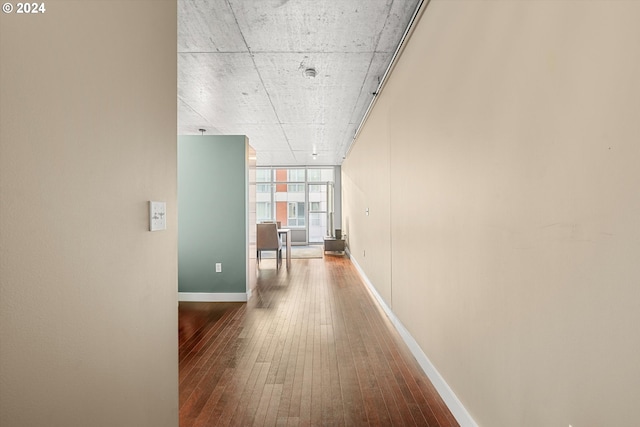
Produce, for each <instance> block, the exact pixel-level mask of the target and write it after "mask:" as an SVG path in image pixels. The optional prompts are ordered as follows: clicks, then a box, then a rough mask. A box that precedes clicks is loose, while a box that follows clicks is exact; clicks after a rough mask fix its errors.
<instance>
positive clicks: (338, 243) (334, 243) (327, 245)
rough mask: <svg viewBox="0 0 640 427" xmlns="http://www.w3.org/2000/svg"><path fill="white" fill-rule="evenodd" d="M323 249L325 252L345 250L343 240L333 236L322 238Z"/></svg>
mask: <svg viewBox="0 0 640 427" xmlns="http://www.w3.org/2000/svg"><path fill="white" fill-rule="evenodd" d="M324 251H325V252H342V253H344V251H345V240H344V239H336V238H335V237H325V238H324Z"/></svg>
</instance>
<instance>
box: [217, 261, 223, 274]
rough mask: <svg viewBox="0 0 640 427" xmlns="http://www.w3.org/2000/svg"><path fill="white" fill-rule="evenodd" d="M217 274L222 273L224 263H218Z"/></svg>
mask: <svg viewBox="0 0 640 427" xmlns="http://www.w3.org/2000/svg"><path fill="white" fill-rule="evenodd" d="M216 273H222V263H221V262H216Z"/></svg>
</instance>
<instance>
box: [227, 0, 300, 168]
mask: <svg viewBox="0 0 640 427" xmlns="http://www.w3.org/2000/svg"><path fill="white" fill-rule="evenodd" d="M227 4H228V5H229V9H230V10H231V13H232V14H233V19H234V20H235V21H236V25H237V26H238V28H239V29H240V36H241V37H242V42H243V43H244V45H245V46H246V48H247V51H248V52H249V57H250V58H251V63H252V64H253V68H254V69H255V70H256V74H257V75H258V78H259V79H260V84H262V89H264V93H265V94H266V95H267V99H269V104H270V105H271V109H272V110H273V114H274V115H275V116H276V120H277V121H278V125H279V126H280V130H281V131H282V134H283V135H284V140H285V141H286V142H287V147H288V148H289V151H290V152H291V155H293V156H294V158H295V154H294V152H293V148H292V147H291V143H290V142H289V137H288V136H287V133H286V132H285V131H284V128H283V127H282V121H281V120H280V116H278V111H277V110H276V107H275V105H273V100H272V99H271V94H269V91H268V90H267V86H266V85H265V84H264V80H263V78H262V75H261V74H260V70H259V69H258V66H257V65H256V61H255V59H254V57H253V52H252V51H251V48H250V47H249V45H248V44H247V39H246V37H245V36H244V33H243V32H242V27H240V23H239V22H238V17H237V16H236V11H235V10H233V6H232V5H231V3H230V2H229V0H227Z"/></svg>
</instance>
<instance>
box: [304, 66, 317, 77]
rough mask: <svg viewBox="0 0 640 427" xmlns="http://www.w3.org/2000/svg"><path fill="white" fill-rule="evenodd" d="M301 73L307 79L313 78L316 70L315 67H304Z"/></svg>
mask: <svg viewBox="0 0 640 427" xmlns="http://www.w3.org/2000/svg"><path fill="white" fill-rule="evenodd" d="M302 75H303V76H305V77H306V78H308V79H315V78H316V76H317V75H318V72H317V71H316V69H315V68H313V67H311V68H306V69H305V70H304V71H303V72H302Z"/></svg>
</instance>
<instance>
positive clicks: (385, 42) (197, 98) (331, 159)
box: [178, 0, 419, 166]
mask: <svg viewBox="0 0 640 427" xmlns="http://www.w3.org/2000/svg"><path fill="white" fill-rule="evenodd" d="M418 1H419V0H314V1H312V0H178V132H179V133H180V134H189V135H192V134H198V133H199V131H198V129H201V128H204V129H207V134H228V135H231V134H233V135H237V134H243V135H247V136H248V137H249V141H250V143H251V145H252V146H253V147H254V148H256V151H257V156H258V164H259V165H288V166H292V165H305V164H320V163H321V162H324V164H341V163H342V159H343V156H344V153H345V151H346V149H347V148H348V146H349V145H350V144H351V141H352V140H353V135H354V132H355V130H356V128H357V127H358V124H359V123H360V120H361V119H362V116H363V115H364V113H365V111H366V110H367V108H368V106H369V103H370V102H371V100H372V99H373V95H372V92H374V91H375V90H376V88H377V87H378V81H379V79H380V78H381V77H382V75H383V74H384V72H385V70H386V68H387V65H388V63H389V61H390V60H391V57H392V54H393V52H394V50H395V48H396V46H397V45H398V42H399V40H400V37H401V36H402V34H403V33H404V31H405V29H406V27H407V23H408V21H409V19H410V17H411V16H412V15H413V13H414V11H415V6H416V3H417V2H418ZM307 68H314V69H315V70H316V73H317V74H316V77H315V78H307V77H305V75H304V71H305V70H306V69H307ZM314 149H315V150H316V153H317V156H316V157H315V158H314V157H313V156H312V155H311V154H312V152H313V150H314Z"/></svg>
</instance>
